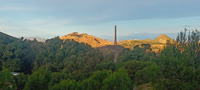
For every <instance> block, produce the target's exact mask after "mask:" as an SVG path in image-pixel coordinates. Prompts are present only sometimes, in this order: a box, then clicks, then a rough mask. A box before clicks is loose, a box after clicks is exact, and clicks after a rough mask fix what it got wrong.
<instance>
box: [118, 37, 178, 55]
mask: <svg viewBox="0 0 200 90" xmlns="http://www.w3.org/2000/svg"><path fill="white" fill-rule="evenodd" d="M174 42H175V41H174V40H173V39H171V38H170V37H168V36H167V35H164V34H162V35H160V36H158V37H157V38H155V39H154V40H151V39H146V40H135V39H133V40H125V41H121V42H119V43H118V45H121V46H123V47H125V48H129V49H130V50H133V49H134V47H135V46H136V45H139V46H141V45H142V44H150V45H151V48H152V51H154V52H156V53H157V52H159V51H160V50H163V49H164V46H165V45H166V43H174Z"/></svg>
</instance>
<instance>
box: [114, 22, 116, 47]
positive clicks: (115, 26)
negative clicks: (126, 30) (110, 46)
mask: <svg viewBox="0 0 200 90" xmlns="http://www.w3.org/2000/svg"><path fill="white" fill-rule="evenodd" d="M114 45H117V26H116V25H115V40H114Z"/></svg>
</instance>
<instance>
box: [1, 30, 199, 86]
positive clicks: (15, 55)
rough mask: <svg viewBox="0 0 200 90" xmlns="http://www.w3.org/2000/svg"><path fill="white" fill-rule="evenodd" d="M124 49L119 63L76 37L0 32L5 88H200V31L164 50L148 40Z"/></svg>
mask: <svg viewBox="0 0 200 90" xmlns="http://www.w3.org/2000/svg"><path fill="white" fill-rule="evenodd" d="M120 54H121V56H120V57H119V58H118V60H117V62H116V63H114V61H113V58H114V56H113V54H112V53H110V54H107V55H104V53H103V52H101V48H92V47H91V46H89V45H85V44H82V43H78V42H75V41H73V40H66V41H65V42H63V41H62V40H60V38H59V37H55V38H52V39H48V40H46V41H45V42H44V43H42V42H38V41H37V40H36V39H35V40H33V41H30V40H27V39H24V38H23V37H22V38H20V39H18V38H15V37H12V36H9V35H6V34H3V33H0V90H199V89H200V32H199V31H198V30H193V31H189V30H187V29H185V30H184V31H183V32H180V33H179V34H178V36H177V39H176V43H175V44H170V43H167V44H166V46H165V49H164V50H162V51H161V52H160V53H154V52H152V51H151V46H150V45H149V44H142V45H141V47H139V46H136V47H134V49H133V50H128V49H126V50H123V52H122V53H120ZM13 72H19V73H20V74H18V75H13V74H12V73H13Z"/></svg>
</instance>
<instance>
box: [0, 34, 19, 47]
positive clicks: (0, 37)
mask: <svg viewBox="0 0 200 90" xmlns="http://www.w3.org/2000/svg"><path fill="white" fill-rule="evenodd" d="M16 40H19V39H18V38H15V37H13V36H10V35H8V34H5V33H2V32H0V43H2V44H7V43H10V42H13V41H16Z"/></svg>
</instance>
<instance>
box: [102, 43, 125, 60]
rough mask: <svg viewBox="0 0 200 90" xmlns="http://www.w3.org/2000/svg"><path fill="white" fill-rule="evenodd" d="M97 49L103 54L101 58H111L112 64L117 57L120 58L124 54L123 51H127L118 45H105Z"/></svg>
mask: <svg viewBox="0 0 200 90" xmlns="http://www.w3.org/2000/svg"><path fill="white" fill-rule="evenodd" d="M99 49H100V51H101V52H102V53H103V56H106V55H110V56H113V61H114V63H116V62H117V60H118V57H120V56H121V55H122V54H123V53H124V51H126V50H127V49H126V48H124V47H122V46H119V45H107V46H104V47H100V48H99Z"/></svg>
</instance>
